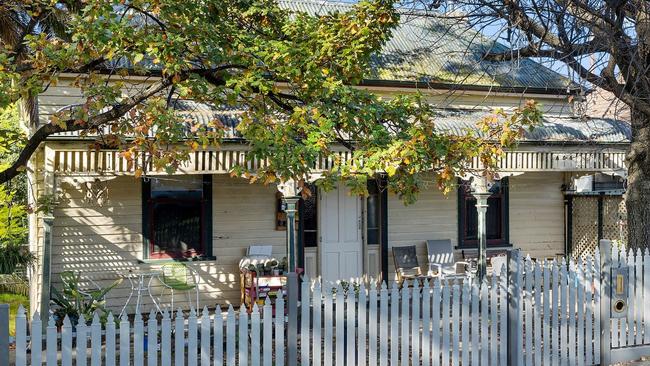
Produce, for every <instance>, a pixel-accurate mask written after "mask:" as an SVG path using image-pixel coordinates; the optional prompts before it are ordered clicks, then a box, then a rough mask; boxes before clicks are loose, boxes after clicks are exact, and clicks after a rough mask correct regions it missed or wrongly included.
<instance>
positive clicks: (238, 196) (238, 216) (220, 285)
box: [33, 175, 286, 308]
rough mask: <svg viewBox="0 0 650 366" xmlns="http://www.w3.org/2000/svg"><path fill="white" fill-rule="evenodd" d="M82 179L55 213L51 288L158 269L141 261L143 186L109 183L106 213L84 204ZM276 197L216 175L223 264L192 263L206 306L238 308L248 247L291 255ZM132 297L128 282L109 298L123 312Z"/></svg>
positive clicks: (69, 186) (217, 238) (217, 245)
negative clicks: (65, 275)
mask: <svg viewBox="0 0 650 366" xmlns="http://www.w3.org/2000/svg"><path fill="white" fill-rule="evenodd" d="M75 180H76V181H75ZM80 181H81V179H80V178H76V179H75V178H64V179H61V180H60V181H59V191H60V193H61V198H60V202H59V204H58V206H57V208H56V209H55V210H54V217H55V219H54V227H53V231H52V260H51V263H52V264H51V266H52V267H51V284H52V286H54V287H56V288H61V286H62V283H61V281H60V274H61V272H63V271H66V270H72V271H80V272H95V274H93V275H92V278H93V279H95V280H98V283H99V284H100V285H106V284H108V283H110V282H111V281H112V280H113V279H114V278H116V275H115V273H126V272H128V271H129V270H145V271H146V270H148V269H154V268H157V267H158V266H159V264H156V263H155V262H151V263H142V259H143V238H142V234H141V233H142V201H141V200H142V198H141V183H140V181H139V180H136V179H134V178H133V177H128V176H122V177H115V178H112V179H110V180H108V181H107V183H106V186H107V187H108V198H109V200H108V202H106V203H105V204H104V205H103V207H99V206H98V205H97V204H95V203H93V202H87V201H85V200H84V196H83V190H82V189H81V188H80V183H79V182H80ZM275 192H276V189H275V187H274V186H266V187H265V186H262V185H260V184H248V183H247V182H246V181H244V180H241V179H234V178H230V177H228V176H225V175H215V176H214V177H213V241H212V245H213V254H214V255H215V256H216V260H210V261H201V262H193V263H192V262H190V263H189V264H190V265H191V266H192V267H193V268H195V269H196V270H197V272H198V273H199V276H200V283H201V284H200V289H201V291H200V294H201V302H202V304H204V305H208V306H214V305H215V304H216V303H217V302H218V303H220V304H225V303H230V302H232V303H234V304H238V303H239V270H238V262H239V260H240V259H241V257H242V256H243V255H244V254H245V252H246V249H247V248H248V246H249V245H251V244H271V245H273V246H274V249H273V252H274V254H276V255H277V256H278V257H281V256H283V255H284V254H283V253H284V248H285V237H286V236H285V232H284V231H276V230H275V208H276V206H275V204H276V203H275V199H276V198H275ZM40 241H41V240H39V242H40ZM39 267H40V266H39ZM34 287H35V288H36V289H38V288H39V287H38V286H34ZM161 290H162V289H161V288H160V287H158V286H155V288H154V290H153V292H154V294H155V295H156V294H159V293H160V292H161ZM37 291H38V290H36V291H35V292H37ZM129 291H130V290H129V284H128V282H124V283H122V284H121V285H120V286H119V287H117V288H116V289H114V290H113V291H111V292H110V293H109V296H108V303H109V304H111V305H112V307H113V308H116V307H118V308H119V306H120V304H123V303H124V301H125V299H126V296H128V294H129ZM33 296H34V297H33V298H37V297H38V296H39V294H38V293H34V294H33ZM176 301H180V302H181V303H179V305H184V304H183V303H182V302H184V301H187V298H186V296H185V295H183V294H181V295H180V296H177V298H176ZM148 307H149V301H148V299H145V308H148Z"/></svg>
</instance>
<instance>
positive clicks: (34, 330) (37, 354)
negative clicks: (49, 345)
mask: <svg viewBox="0 0 650 366" xmlns="http://www.w3.org/2000/svg"><path fill="white" fill-rule="evenodd" d="M41 326H42V325H41V314H39V313H38V310H37V311H35V312H34V315H33V316H32V326H31V331H30V332H29V335H30V336H31V345H32V352H31V359H32V366H41V364H42V363H43V361H42V359H43V349H42V347H43V345H42V338H41V337H42V333H41V332H42V328H41Z"/></svg>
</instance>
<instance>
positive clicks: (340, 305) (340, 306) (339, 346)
mask: <svg viewBox="0 0 650 366" xmlns="http://www.w3.org/2000/svg"><path fill="white" fill-rule="evenodd" d="M334 299H335V309H334V312H335V314H336V322H335V324H334V327H335V328H336V336H335V340H334V348H335V350H336V355H335V356H334V362H335V364H336V366H343V365H344V364H345V294H344V293H343V286H341V283H340V282H339V284H338V285H337V286H336V294H335V295H334Z"/></svg>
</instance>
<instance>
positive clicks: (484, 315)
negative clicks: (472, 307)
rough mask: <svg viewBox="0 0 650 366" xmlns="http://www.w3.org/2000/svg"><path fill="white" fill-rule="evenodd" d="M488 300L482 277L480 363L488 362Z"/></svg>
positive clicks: (486, 288)
mask: <svg viewBox="0 0 650 366" xmlns="http://www.w3.org/2000/svg"><path fill="white" fill-rule="evenodd" d="M489 302H490V299H489V296H488V285H487V279H484V281H483V282H481V315H480V318H481V365H488V364H489V362H490V343H489V342H490V331H489V324H488V323H489V319H490V312H489V307H490V305H489ZM477 346H478V345H477Z"/></svg>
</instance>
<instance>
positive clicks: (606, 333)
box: [599, 239, 612, 365]
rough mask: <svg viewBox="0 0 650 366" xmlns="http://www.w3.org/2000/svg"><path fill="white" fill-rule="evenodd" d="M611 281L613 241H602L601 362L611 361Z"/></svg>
mask: <svg viewBox="0 0 650 366" xmlns="http://www.w3.org/2000/svg"><path fill="white" fill-rule="evenodd" d="M611 281H612V242H611V241H609V240H606V239H603V240H601V241H600V319H599V321H600V364H601V365H609V364H610V363H611V359H612V358H611V356H612V354H611V352H612V347H611V337H612V333H611V327H612V324H611V321H610V317H611V316H610V311H611V306H610V302H611V299H610V297H611V295H612V294H611V291H610V289H611Z"/></svg>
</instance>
